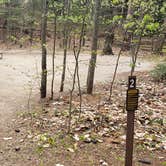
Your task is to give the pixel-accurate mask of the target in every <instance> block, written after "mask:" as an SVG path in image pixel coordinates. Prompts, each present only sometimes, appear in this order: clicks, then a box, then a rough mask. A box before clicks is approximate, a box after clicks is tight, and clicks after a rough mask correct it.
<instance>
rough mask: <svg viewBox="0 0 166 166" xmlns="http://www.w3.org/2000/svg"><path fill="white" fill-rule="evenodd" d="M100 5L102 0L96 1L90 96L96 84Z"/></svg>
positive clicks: (89, 70) (90, 65) (89, 73)
mask: <svg viewBox="0 0 166 166" xmlns="http://www.w3.org/2000/svg"><path fill="white" fill-rule="evenodd" d="M100 4H101V3H100V0H95V6H94V23H93V24H94V25H93V26H94V27H93V38H92V48H91V59H90V62H89V69H88V77H87V93H88V94H92V91H93V84H94V74H95V67H96V59H97V43H98V29H99V10H100Z"/></svg>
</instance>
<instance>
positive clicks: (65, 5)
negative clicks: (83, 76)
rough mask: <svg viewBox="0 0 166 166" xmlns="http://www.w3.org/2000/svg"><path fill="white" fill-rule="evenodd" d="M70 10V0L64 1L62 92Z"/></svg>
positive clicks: (61, 89)
mask: <svg viewBox="0 0 166 166" xmlns="http://www.w3.org/2000/svg"><path fill="white" fill-rule="evenodd" d="M69 8H70V0H64V11H63V16H64V19H65V23H64V31H63V35H64V40H63V49H64V53H63V70H62V77H61V85H60V92H63V89H64V81H65V75H66V58H67V46H68V35H69V31H68V25H67V21H66V20H67V17H68V16H69Z"/></svg>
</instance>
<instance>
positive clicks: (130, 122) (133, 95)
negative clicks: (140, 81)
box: [125, 76, 139, 166]
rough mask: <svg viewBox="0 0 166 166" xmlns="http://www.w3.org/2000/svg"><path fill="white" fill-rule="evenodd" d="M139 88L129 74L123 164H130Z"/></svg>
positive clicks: (129, 165) (130, 165)
mask: <svg viewBox="0 0 166 166" xmlns="http://www.w3.org/2000/svg"><path fill="white" fill-rule="evenodd" d="M138 96H139V90H138V89H136V76H129V83H128V90H127V100H126V110H127V135H126V158H125V166H132V158H133V140H134V118H135V111H136V110H137V108H138Z"/></svg>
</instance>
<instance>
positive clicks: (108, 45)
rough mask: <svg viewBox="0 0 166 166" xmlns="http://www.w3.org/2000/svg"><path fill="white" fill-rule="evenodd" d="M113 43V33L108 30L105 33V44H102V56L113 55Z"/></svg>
mask: <svg viewBox="0 0 166 166" xmlns="http://www.w3.org/2000/svg"><path fill="white" fill-rule="evenodd" d="M113 42H114V32H113V30H112V28H111V29H109V31H108V32H106V33H105V42H104V48H103V54H104V55H114V53H113V51H112V44H113Z"/></svg>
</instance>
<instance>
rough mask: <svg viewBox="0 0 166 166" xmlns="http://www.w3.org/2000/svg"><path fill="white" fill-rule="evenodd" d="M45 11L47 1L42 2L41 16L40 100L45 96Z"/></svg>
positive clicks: (46, 9)
mask: <svg viewBox="0 0 166 166" xmlns="http://www.w3.org/2000/svg"><path fill="white" fill-rule="evenodd" d="M47 11H48V1H47V0H43V14H42V24H41V47H42V76H41V88H40V92H41V98H45V97H46V94H47V48H46V36H47Z"/></svg>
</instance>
